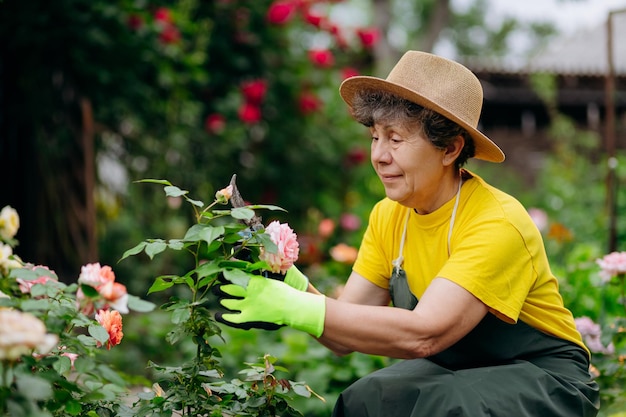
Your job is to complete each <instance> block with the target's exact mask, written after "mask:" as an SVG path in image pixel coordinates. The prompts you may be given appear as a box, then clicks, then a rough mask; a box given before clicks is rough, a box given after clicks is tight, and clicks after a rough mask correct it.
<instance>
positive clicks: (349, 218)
mask: <svg viewBox="0 0 626 417" xmlns="http://www.w3.org/2000/svg"><path fill="white" fill-rule="evenodd" d="M339 224H341V227H342V228H343V229H344V230H347V231H349V232H354V231H356V230H359V227H361V219H360V218H359V216H357V215H356V214H351V213H344V214H342V215H341V218H340V219H339Z"/></svg>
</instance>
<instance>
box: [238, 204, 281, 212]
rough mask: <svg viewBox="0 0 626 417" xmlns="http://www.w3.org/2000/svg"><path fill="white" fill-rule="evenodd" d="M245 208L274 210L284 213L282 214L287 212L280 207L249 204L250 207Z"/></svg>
mask: <svg viewBox="0 0 626 417" xmlns="http://www.w3.org/2000/svg"><path fill="white" fill-rule="evenodd" d="M246 207H248V208H251V209H252V210H260V209H265V210H273V211H276V210H278V211H284V212H286V211H287V210H285V209H284V208H282V207H279V206H274V205H271V204H251V205H249V206H246Z"/></svg>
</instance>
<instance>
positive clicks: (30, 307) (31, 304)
mask: <svg viewBox="0 0 626 417" xmlns="http://www.w3.org/2000/svg"><path fill="white" fill-rule="evenodd" d="M20 306H21V309H22V310H23V311H37V310H41V311H44V310H48V309H49V308H50V301H49V300H48V299H45V298H44V299H40V300H24V301H22V303H21V304H20Z"/></svg>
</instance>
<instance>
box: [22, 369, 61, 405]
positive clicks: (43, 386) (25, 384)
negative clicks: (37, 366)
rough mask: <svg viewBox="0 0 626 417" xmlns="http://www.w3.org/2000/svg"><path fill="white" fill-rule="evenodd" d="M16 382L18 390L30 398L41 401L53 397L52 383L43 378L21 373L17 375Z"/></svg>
mask: <svg viewBox="0 0 626 417" xmlns="http://www.w3.org/2000/svg"><path fill="white" fill-rule="evenodd" d="M15 383H16V384H17V390H18V392H19V393H21V394H22V395H23V396H24V397H26V398H28V399H31V400H35V401H41V400H45V399H47V398H50V397H52V384H51V383H50V382H49V381H46V380H45V379H43V378H40V377H37V376H35V375H28V374H22V373H19V374H16V375H15Z"/></svg>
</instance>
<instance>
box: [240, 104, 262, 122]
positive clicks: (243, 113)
mask: <svg viewBox="0 0 626 417" xmlns="http://www.w3.org/2000/svg"><path fill="white" fill-rule="evenodd" d="M239 119H240V120H241V121H242V122H244V123H257V122H258V121H260V120H261V108H260V107H259V106H257V105H254V104H251V103H244V104H243V105H242V106H241V107H239Z"/></svg>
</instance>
